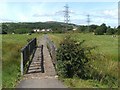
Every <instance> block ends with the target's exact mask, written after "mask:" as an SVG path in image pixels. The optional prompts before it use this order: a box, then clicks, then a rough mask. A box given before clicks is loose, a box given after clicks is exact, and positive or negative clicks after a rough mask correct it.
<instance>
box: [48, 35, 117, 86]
mask: <svg viewBox="0 0 120 90" xmlns="http://www.w3.org/2000/svg"><path fill="white" fill-rule="evenodd" d="M69 34H70V36H71V38H73V39H75V40H77V41H82V40H85V41H86V42H85V45H87V46H91V47H93V46H96V49H95V51H94V53H100V54H102V55H104V56H105V58H104V59H103V60H101V61H100V60H96V61H94V62H92V63H91V65H93V66H94V67H95V68H96V70H97V71H99V72H101V73H103V74H105V75H110V76H111V77H115V78H116V79H118V37H114V38H113V37H112V35H93V34H92V33H86V34H85V33H69ZM66 35H68V34H66ZM66 35H65V34H49V37H50V38H51V40H52V41H53V42H54V43H55V44H56V46H57V47H59V43H60V42H61V41H62V39H63V38H64V36H66ZM111 77H109V78H108V79H107V80H109V82H108V84H103V83H101V82H96V81H95V80H81V79H74V78H69V79H68V78H65V79H62V80H63V82H64V83H65V84H66V85H67V86H69V87H77V88H84V87H89V88H91V87H111V83H112V82H113V81H112V78H111ZM76 82H77V83H76ZM115 83H116V84H115V85H113V86H112V87H117V83H118V82H117V80H116V82H115Z"/></svg>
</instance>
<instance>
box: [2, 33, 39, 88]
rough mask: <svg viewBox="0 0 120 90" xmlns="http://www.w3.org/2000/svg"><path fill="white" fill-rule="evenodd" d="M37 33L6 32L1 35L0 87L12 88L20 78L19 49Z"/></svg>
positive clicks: (37, 35) (36, 35)
mask: <svg viewBox="0 0 120 90" xmlns="http://www.w3.org/2000/svg"><path fill="white" fill-rule="evenodd" d="M39 36H41V35H39V34H32V35H26V34H21V35H20V34H14V35H11V34H7V35H3V36H2V87H3V88H12V87H15V85H16V83H17V82H18V80H19V79H20V77H21V76H20V52H21V51H20V50H21V48H22V47H24V45H26V44H27V40H28V39H32V38H34V37H39Z"/></svg>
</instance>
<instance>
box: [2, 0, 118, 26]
mask: <svg viewBox="0 0 120 90" xmlns="http://www.w3.org/2000/svg"><path fill="white" fill-rule="evenodd" d="M66 4H67V5H68V6H69V15H70V23H74V24H78V25H87V24H88V23H87V15H90V17H89V18H90V24H97V25H101V24H102V23H106V25H107V26H111V27H117V26H118V2H22V1H21V2H1V3H0V22H46V21H58V22H64V11H65V7H64V6H65V5H66Z"/></svg>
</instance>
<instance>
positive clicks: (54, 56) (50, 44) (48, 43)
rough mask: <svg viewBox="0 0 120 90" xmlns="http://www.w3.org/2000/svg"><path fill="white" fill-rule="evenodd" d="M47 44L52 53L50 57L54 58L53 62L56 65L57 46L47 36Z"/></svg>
mask: <svg viewBox="0 0 120 90" xmlns="http://www.w3.org/2000/svg"><path fill="white" fill-rule="evenodd" d="M45 39H46V43H47V48H48V50H49V52H50V56H51V58H52V62H53V64H54V65H55V64H56V50H57V48H56V46H55V44H54V43H53V42H52V41H51V40H50V39H49V38H48V36H47V35H45Z"/></svg>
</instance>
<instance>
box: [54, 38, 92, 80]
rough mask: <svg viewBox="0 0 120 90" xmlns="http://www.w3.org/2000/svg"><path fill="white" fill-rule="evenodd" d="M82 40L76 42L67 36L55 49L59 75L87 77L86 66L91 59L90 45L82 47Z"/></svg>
mask: <svg viewBox="0 0 120 90" xmlns="http://www.w3.org/2000/svg"><path fill="white" fill-rule="evenodd" d="M84 42H85V41H84V40H83V41H82V42H77V41H75V40H73V39H71V38H70V36H67V37H66V38H65V39H64V40H63V41H62V42H61V44H60V48H58V50H57V67H56V68H57V71H58V75H60V76H61V77H74V76H77V77H81V78H87V73H86V71H87V70H86V67H88V66H89V65H88V62H89V61H90V59H91V50H92V49H93V48H91V47H84V46H83V43H84Z"/></svg>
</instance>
